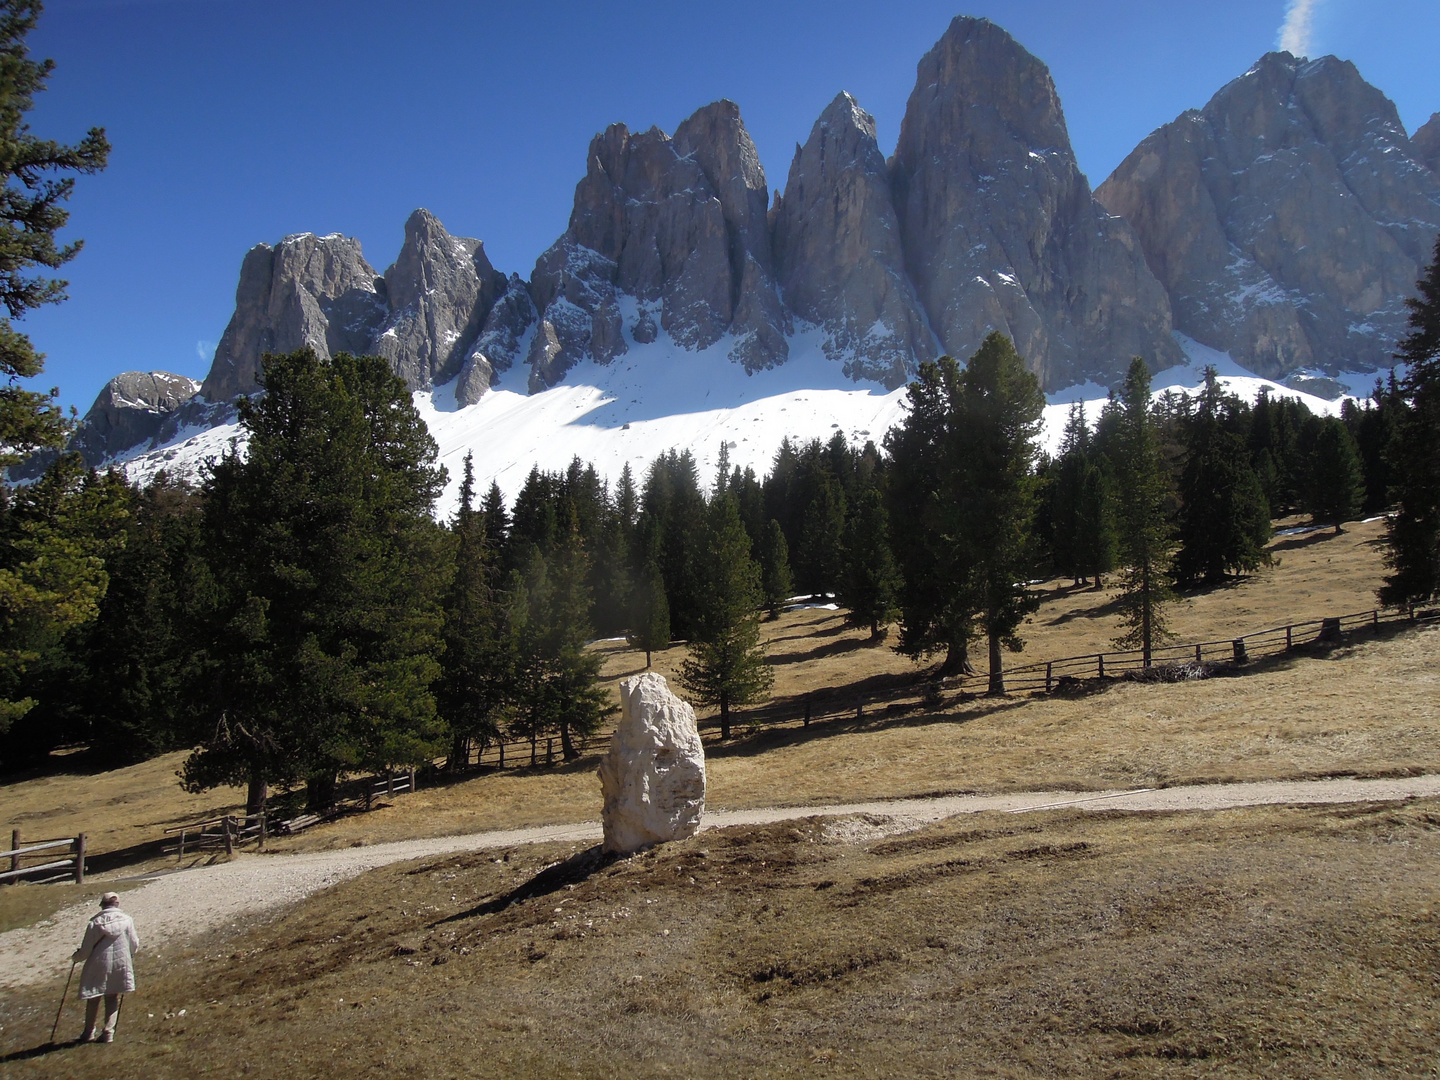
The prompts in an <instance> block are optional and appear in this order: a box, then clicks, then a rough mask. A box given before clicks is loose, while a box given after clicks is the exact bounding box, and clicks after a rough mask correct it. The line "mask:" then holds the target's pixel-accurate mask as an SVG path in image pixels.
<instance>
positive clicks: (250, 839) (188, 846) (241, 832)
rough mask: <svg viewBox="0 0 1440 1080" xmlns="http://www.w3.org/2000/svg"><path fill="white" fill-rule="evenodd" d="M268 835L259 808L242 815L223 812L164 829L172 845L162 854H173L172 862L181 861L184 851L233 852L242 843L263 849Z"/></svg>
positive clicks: (263, 816)
mask: <svg viewBox="0 0 1440 1080" xmlns="http://www.w3.org/2000/svg"><path fill="white" fill-rule="evenodd" d="M268 834H269V827H268V823H267V822H266V819H265V814H264V812H263V811H262V812H261V813H258V814H246V815H236V814H226V815H225V816H224V817H218V818H210V819H209V820H208V821H192V822H189V823H188V824H185V825H175V826H173V827H171V828H169V829H166V830H165V835H166V836H173V837H175V846H174V847H170V848H165V849H164V853H165V854H167V855H170V854H173V855H174V856H175V858H176V861H183V860H184V858H185V853H186V852H187V851H188V852H190V853H191V854H192V855H193V854H198V853H199V852H202V851H216V850H223V851H224V852H225V854H226V855H233V854H234V853H235V849H236V848H237V847H240V846H242V845H244V844H255V845H256V846H257V847H262V848H263V847H264V846H265V840H266V837H267V836H268Z"/></svg>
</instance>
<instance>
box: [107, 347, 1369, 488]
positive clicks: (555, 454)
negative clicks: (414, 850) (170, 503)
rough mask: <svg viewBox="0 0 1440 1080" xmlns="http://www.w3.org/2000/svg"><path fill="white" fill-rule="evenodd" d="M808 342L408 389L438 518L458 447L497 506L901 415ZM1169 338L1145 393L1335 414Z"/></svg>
mask: <svg viewBox="0 0 1440 1080" xmlns="http://www.w3.org/2000/svg"><path fill="white" fill-rule="evenodd" d="M818 336H819V335H818V334H817V333H815V332H810V331H805V332H802V333H800V334H797V335H796V337H795V338H794V339H793V345H792V352H791V359H790V360H789V361H788V362H786V363H785V364H784V365H783V366H781V367H778V368H772V369H769V370H766V371H760V372H757V373H756V374H754V375H747V374H746V373H745V371H744V370H743V369H742V368H741V367H740V365H739V364H736V363H735V362H734V361H732V360H731V359H730V358H729V356H728V353H729V348H730V345H731V343H730V342H729V340H728V339H722V340H721V341H719V342H717V343H716V344H714V345H713V346H711V347H710V348H709V349H706V350H703V351H701V352H698V353H696V352H690V351H688V350H685V349H681V348H680V347H678V346H676V345H674V344H673V343H671V342H669V341H668V339H667V338H665V337H664V336H663V335H662V336H661V338H660V340H658V341H656V342H655V343H653V344H651V345H646V346H639V347H632V348H631V349H630V351H629V352H627V353H626V354H625V355H624V356H622V357H620V358H618V359H617V360H615V361H613V362H611V363H610V364H608V365H599V364H594V363H585V364H582V365H579V366H577V367H576V368H574V369H572V370H571V372H570V373H569V374H568V375H567V377H566V381H565V382H564V383H562V384H561V385H559V386H556V387H554V388H552V389H550V390H546V391H543V392H542V393H538V394H531V395H527V394H525V393H523V386H521V387H520V389H518V390H517V389H516V388H514V387H510V386H509V385H508V382H514V383H516V384H517V385H518V384H520V383H521V380H522V378H523V372H514V371H512V372H511V373H510V375H509V379H508V381H505V382H502V383H501V384H500V385H499V386H497V387H496V388H495V389H494V390H492V391H491V392H490V393H488V394H486V395H485V397H484V398H482V399H481V400H480V401H479V402H478V403H477V404H475V405H470V406H466V407H464V408H460V407H459V406H457V404H456V402H455V394H454V385H453V383H452V384H447V385H445V386H441V387H437V388H436V389H434V390H428V391H420V392H417V393H416V394H415V404H416V407H417V408H418V409H419V410H420V413H421V415H422V416H423V417H424V418H425V422H426V423H427V424H428V425H429V427H430V433H431V434H432V435H433V436H434V438H435V441H436V443H437V444H438V445H439V448H440V461H441V463H442V464H443V465H444V466H445V467H446V468H447V469H448V470H449V473H450V483H449V486H448V487H447V489H446V491H445V495H444V497H443V498H442V499H441V501H440V504H439V506H438V507H437V510H438V512H439V513H440V514H442V515H448V514H449V513H450V512H451V510H452V509H453V507H454V505H455V501H456V499H457V498H458V492H459V481H460V473H461V466H462V463H463V461H464V458H465V454H466V453H467V452H470V453H473V454H474V457H475V473H476V480H477V482H478V483H479V485H480V487H481V489H482V490H483V489H484V488H485V487H488V486H489V484H490V481H491V480H492V479H493V480H494V481H496V482H497V483H498V484H499V485H500V489H501V491H503V492H504V493H505V496H506V498H507V500H513V499H514V497H515V495H516V493H517V492H518V491H519V490H520V488H521V486H522V485H523V484H524V482H525V477H526V476H527V475H528V474H529V472H530V470H531V469H532V468H533V467H535V466H539V467H540V468H541V469H548V470H558V469H563V468H564V467H565V466H566V465H568V464H569V463H570V461H571V459H572V458H574V457H577V456H578V457H579V458H580V459H581V460H583V461H587V462H593V463H594V465H595V468H596V469H597V470H598V471H599V472H600V474H601V475H602V476H603V477H605V478H606V479H607V480H610V481H612V482H613V481H614V480H615V479H616V478H618V477H619V475H620V472H621V470H622V469H623V468H624V466H625V465H626V464H627V463H628V464H629V466H630V468H631V470H632V471H633V472H634V473H635V478H636V482H637V483H638V482H640V481H641V480H642V479H643V477H644V473H645V469H646V467H647V466H648V465H649V463H650V462H651V461H652V460H653V459H654V458H655V457H657V456H658V455H659V454H661V453H662V452H664V451H666V450H669V449H672V448H675V449H688V450H690V451H691V452H692V453H693V454H694V455H695V459H696V461H697V463H698V465H699V469H700V475H701V478H702V480H703V481H705V482H706V483H709V482H710V480H711V479H712V478H713V476H714V470H715V468H716V464H717V459H718V457H719V453H720V447H721V445H722V444H723V445H727V446H728V447H729V451H730V462H731V464H732V465H734V466H738V467H740V468H742V469H743V468H744V467H746V466H747V465H748V466H750V467H751V468H753V469H754V470H755V471H756V473H757V474H760V475H764V474H765V472H767V471H768V470H769V467H770V464H771V462H772V461H773V460H774V457H775V451H776V449H777V448H778V447H779V445H780V441H781V439H783V438H785V437H787V436H788V437H789V438H790V439H791V440H795V441H802V442H803V441H808V440H810V439H820V440H822V441H823V440H828V439H829V438H830V437H831V436H832V435H834V434H835V433H836V432H841V433H843V434H844V435H845V437H846V439H848V440H850V441H851V442H852V443H856V444H860V445H863V444H864V443H865V441H866V440H867V439H872V440H874V441H875V443H876V444H877V445H879V444H880V442H881V440H882V439H883V438H884V435H885V432H886V431H887V430H888V429H889V428H890V427H891V426H893V425H894V424H896V423H898V422H899V421H900V419H901V418H902V416H903V412H904V400H905V391H904V390H896V391H893V392H890V393H887V392H886V391H885V390H884V388H883V387H881V386H879V385H878V384H866V383H859V384H857V383H855V382H852V381H851V380H849V379H847V378H845V376H844V375H843V373H842V372H841V370H840V367H839V365H837V364H835V363H834V362H833V361H831V360H828V359H826V357H825V356H824V354H823V353H822V352H821V350H820V348H819V342H818ZM1178 340H1179V343H1180V345H1181V347H1182V349H1184V350H1185V353H1186V356H1187V358H1188V359H1189V361H1190V362H1189V364H1188V365H1186V366H1182V367H1175V368H1170V369H1169V370H1167V371H1163V372H1161V373H1160V374H1159V375H1157V376H1156V378H1155V391H1156V392H1157V393H1161V392H1164V391H1165V390H1167V389H1178V390H1186V391H1193V390H1194V389H1195V387H1197V386H1198V385H1199V383H1200V381H1201V376H1202V372H1203V370H1204V368H1205V366H1206V365H1207V364H1213V365H1214V366H1215V367H1216V369H1217V370H1218V371H1219V372H1220V375H1221V381H1222V382H1224V383H1225V384H1226V385H1227V386H1229V387H1230V388H1231V389H1232V390H1234V392H1236V393H1238V394H1240V395H1241V396H1242V397H1244V398H1246V399H1247V400H1249V399H1253V398H1254V396H1255V394H1256V393H1257V392H1258V391H1259V389H1260V387H1262V386H1267V387H1269V388H1270V389H1271V392H1272V393H1274V394H1276V395H1280V396H1285V397H1292V398H1298V399H1300V400H1302V401H1304V402H1305V404H1306V405H1308V406H1309V407H1310V409H1311V410H1312V411H1314V412H1316V413H1320V414H1325V415H1329V414H1332V413H1335V412H1338V410H1339V406H1340V403H1339V402H1338V401H1335V402H1331V401H1326V400H1324V399H1323V398H1318V397H1314V396H1313V395H1309V394H1302V393H1300V392H1298V391H1296V390H1292V389H1290V388H1289V387H1286V386H1281V385H1279V384H1278V383H1274V382H1271V381H1269V380H1267V379H1261V378H1258V377H1256V376H1254V375H1252V374H1250V373H1249V372H1246V371H1244V370H1243V369H1241V368H1239V367H1238V366H1237V365H1235V364H1234V362H1233V361H1231V360H1230V358H1229V357H1228V356H1227V355H1226V354H1224V353H1217V352H1215V351H1214V350H1213V349H1207V348H1205V347H1204V346H1203V345H1198V344H1196V343H1195V342H1193V341H1190V340H1189V339H1188V338H1178ZM857 387H858V388H857ZM1081 400H1083V401H1085V402H1086V406H1087V413H1088V415H1089V416H1090V418H1091V420H1092V421H1093V420H1094V418H1095V417H1096V416H1098V415H1099V410H1100V408H1101V407H1102V406H1103V405H1104V403H1105V400H1106V391H1105V388H1104V387H1100V386H1095V385H1091V384H1085V385H1080V386H1075V387H1071V388H1070V389H1068V390H1062V391H1059V392H1057V393H1054V394H1051V395H1049V398H1048V401H1049V404H1048V406H1047V408H1046V410H1045V435H1044V442H1045V446H1046V448H1047V449H1048V450H1050V451H1052V452H1053V451H1054V449H1055V448H1056V447H1057V446H1058V444H1059V440H1060V435H1061V432H1062V430H1063V428H1064V425H1065V417H1066V414H1067V413H1068V411H1069V408H1070V404H1071V402H1074V401H1081ZM240 437H241V433H240V430H239V428H238V426H237V425H235V424H225V425H221V426H219V427H215V428H211V429H210V430H208V431H204V432H200V433H198V434H191V435H190V436H189V437H187V438H182V439H179V440H176V441H175V442H174V443H172V444H170V445H168V446H165V447H162V448H160V449H157V450H152V451H149V452H148V453H144V454H140V455H137V456H135V457H132V458H130V459H128V460H123V461H121V462H118V464H121V465H122V466H123V467H124V469H125V471H126V473H127V474H128V475H129V476H130V478H131V479H132V480H140V481H145V480H148V479H150V478H152V477H153V476H154V475H155V474H156V473H157V472H159V471H160V470H162V469H164V470H168V471H169V472H170V473H171V475H182V476H189V477H196V478H198V477H199V476H201V475H202V473H203V470H204V468H205V463H206V462H207V460H209V459H213V458H217V457H219V456H220V455H221V454H222V453H223V452H224V451H225V449H226V447H227V446H229V445H230V443H231V442H232V441H234V440H236V439H238V438H240Z"/></svg>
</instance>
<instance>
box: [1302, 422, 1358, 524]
mask: <svg viewBox="0 0 1440 1080" xmlns="http://www.w3.org/2000/svg"><path fill="white" fill-rule="evenodd" d="M1309 474H1310V483H1309V485H1308V486H1309V492H1308V498H1307V499H1306V502H1307V503H1308V504H1309V509H1310V516H1311V518H1312V519H1313V520H1314V522H1315V524H1317V525H1334V526H1335V531H1336V532H1337V533H1339V532H1340V523H1341V522H1342V521H1351V520H1353V519H1354V518H1355V516H1356V515H1357V514H1358V513H1359V512H1360V506H1361V503H1362V501H1363V499H1364V491H1365V481H1364V477H1362V476H1361V474H1360V454H1359V451H1358V450H1357V448H1356V446H1355V440H1354V439H1353V438H1351V436H1350V431H1349V429H1348V428H1347V427H1346V425H1345V422H1344V421H1343V420H1340V419H1338V418H1337V417H1333V416H1332V417H1328V418H1327V419H1325V420H1322V421H1321V423H1320V431H1319V434H1318V435H1317V436H1316V439H1315V447H1314V449H1313V450H1311V452H1310V468H1309Z"/></svg>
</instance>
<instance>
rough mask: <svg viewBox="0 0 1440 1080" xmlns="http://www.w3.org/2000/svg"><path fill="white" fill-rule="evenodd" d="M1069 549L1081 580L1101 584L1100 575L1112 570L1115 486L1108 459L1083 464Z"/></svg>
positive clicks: (1102, 582) (1114, 553)
mask: <svg viewBox="0 0 1440 1080" xmlns="http://www.w3.org/2000/svg"><path fill="white" fill-rule="evenodd" d="M1074 528H1075V537H1074V541H1073V552H1074V555H1073V557H1074V560H1075V566H1076V568H1077V571H1078V573H1079V576H1080V578H1081V580H1084V579H1086V578H1093V579H1094V582H1095V584H1094V587H1095V588H1097V589H1099V588H1101V587H1103V584H1104V580H1103V579H1104V576H1105V575H1106V574H1108V573H1110V572H1111V571H1112V570H1114V569H1115V555H1116V538H1115V485H1114V482H1113V480H1112V479H1111V477H1110V472H1109V461H1108V460H1107V459H1106V458H1104V457H1103V456H1102V457H1101V458H1100V459H1099V460H1097V461H1087V462H1086V463H1085V473H1084V476H1083V478H1082V479H1081V481H1080V492H1079V498H1078V499H1077V501H1076V507H1075V521H1074Z"/></svg>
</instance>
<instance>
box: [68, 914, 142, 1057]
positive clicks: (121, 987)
mask: <svg viewBox="0 0 1440 1080" xmlns="http://www.w3.org/2000/svg"><path fill="white" fill-rule="evenodd" d="M139 948H140V938H139V936H138V935H137V934H136V933H135V923H134V921H133V920H132V919H131V918H130V916H129V915H126V914H125V913H124V912H123V911H121V910H120V897H118V896H116V895H115V894H114V893H113V892H107V893H106V894H105V895H104V896H102V897H100V914H98V915H96V916H95V917H94V918H93V919H91V920H90V922H89V923H88V924H87V925H86V927H85V940H84V941H82V942H81V943H80V948H78V949H76V950H75V955H74V956H73V957H72V958H71V959H73V960H75V961H76V962H77V963H78V962H79V961H81V960H84V961H85V967H84V968H83V969H82V970H81V972H80V996H81V997H82V998H84V999H85V1031H84V1032H83V1033H82V1034H81V1036H80V1041H81V1042H94V1041H95V1040H96V1033H95V1020H96V1017H97V1016H98V1014H99V1012H100V999H101V998H102V997H103V998H104V999H105V1029H104V1031H102V1032H101V1033H100V1035H99V1041H100V1042H106V1043H108V1042H114V1041H115V1022H116V1021H117V1020H119V1019H120V995H121V994H128V993H130V992H131V991H133V990H134V989H135V965H134V962H133V960H132V957H133V956H134V955H135V952H136V950H138V949H139Z"/></svg>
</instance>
